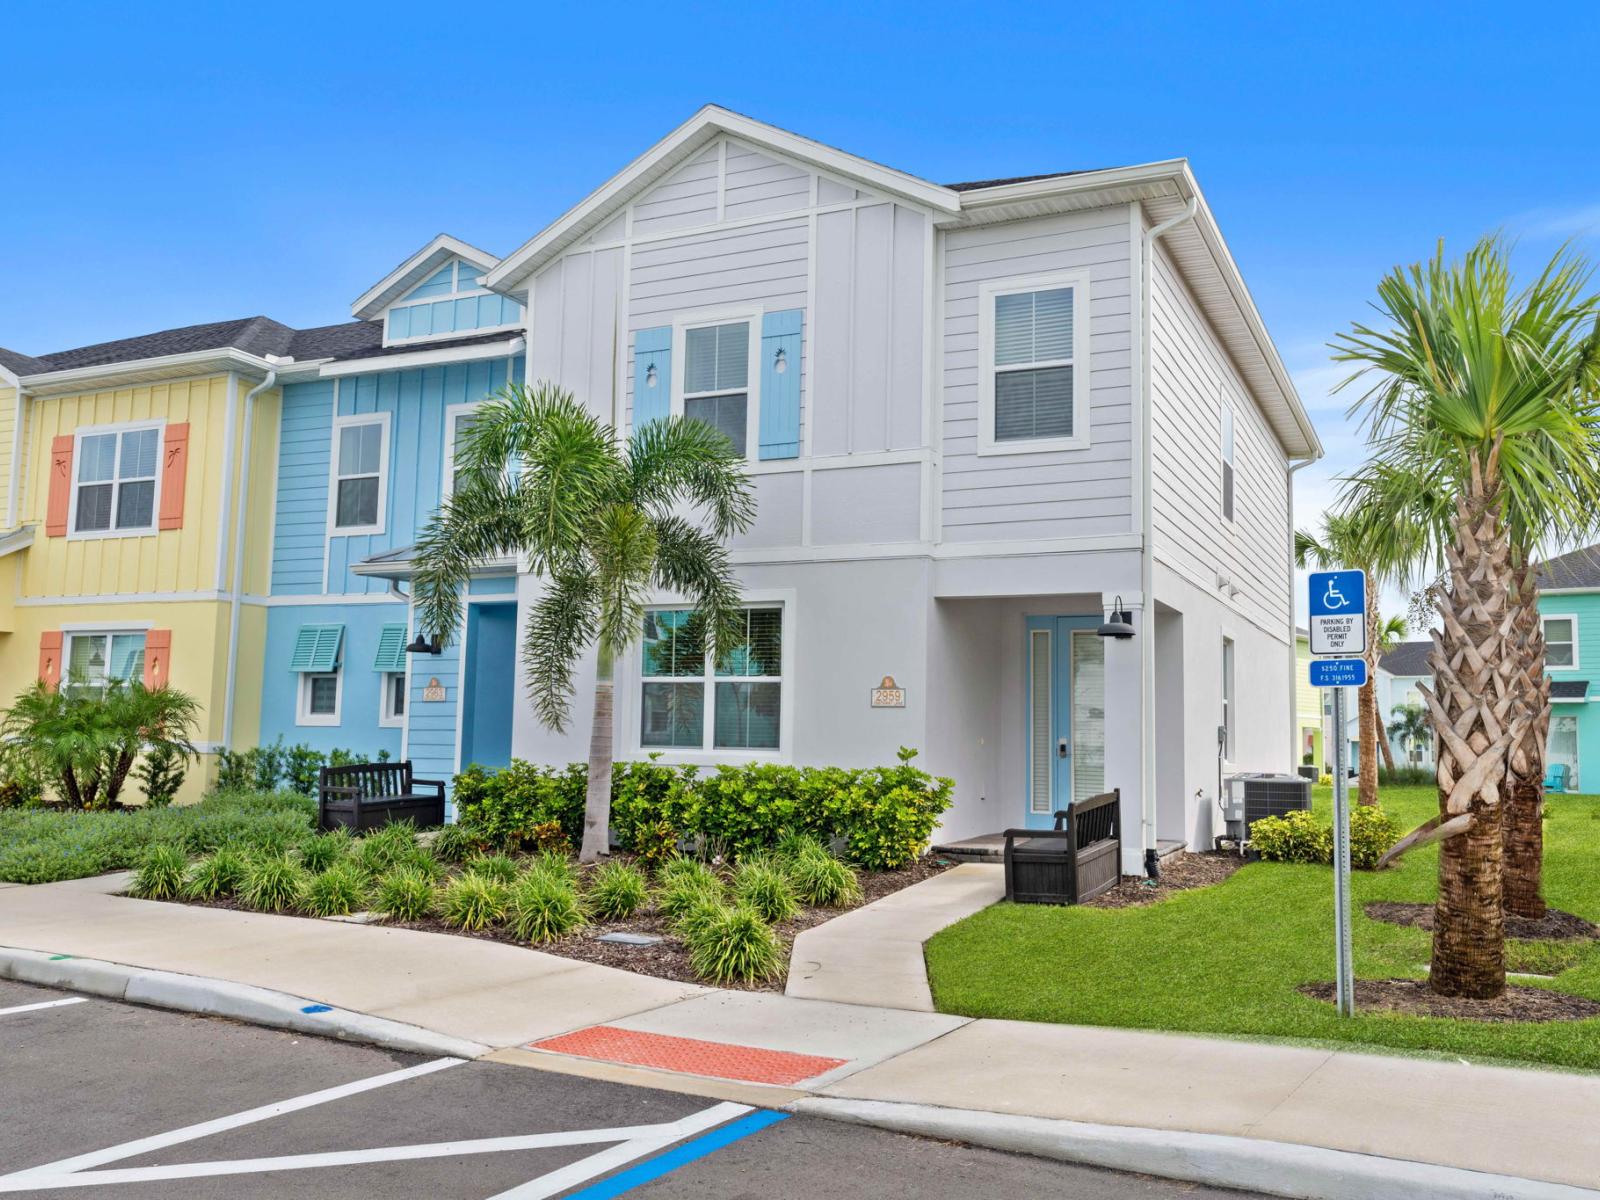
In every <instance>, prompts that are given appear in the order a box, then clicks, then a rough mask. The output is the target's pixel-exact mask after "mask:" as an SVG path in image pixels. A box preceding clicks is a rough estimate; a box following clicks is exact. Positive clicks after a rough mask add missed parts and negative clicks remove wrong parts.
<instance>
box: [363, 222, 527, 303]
mask: <svg viewBox="0 0 1600 1200" xmlns="http://www.w3.org/2000/svg"><path fill="white" fill-rule="evenodd" d="M452 258H464V259H466V260H467V261H468V262H469V263H471V264H472V265H473V266H475V267H478V268H480V269H481V270H484V271H488V270H490V269H492V268H493V267H495V266H498V265H499V263H500V260H499V259H498V258H496V257H495V256H494V255H492V254H490V253H489V252H488V251H487V250H480V249H478V248H477V247H476V246H471V245H468V244H467V243H466V242H463V241H462V240H461V239H460V238H458V237H451V236H450V235H449V234H448V233H441V234H439V235H438V236H437V237H435V238H434V239H433V240H432V241H431V242H429V243H428V244H427V245H426V246H424V247H423V248H422V249H420V250H418V251H417V252H416V253H415V254H413V255H412V256H411V257H410V258H408V259H406V260H405V262H403V263H401V264H400V265H399V266H398V267H396V268H395V269H394V270H392V271H390V272H389V273H388V274H387V275H385V276H384V277H383V278H382V279H380V280H378V282H377V283H375V284H373V285H372V286H371V287H370V288H368V289H367V290H366V291H365V292H363V293H362V294H361V295H360V296H358V297H357V298H356V300H355V303H353V304H352V305H351V306H350V313H351V315H352V316H356V317H360V318H361V319H362V320H365V321H370V320H372V318H374V317H376V316H377V315H378V314H380V313H381V312H383V310H384V309H386V308H388V307H389V305H391V304H393V303H394V302H395V301H396V300H398V299H400V297H401V296H404V295H405V294H406V293H407V292H409V291H410V290H411V289H412V288H413V287H415V286H417V285H418V284H419V283H421V282H422V281H423V280H424V279H426V278H428V276H430V275H432V274H433V273H434V272H435V271H437V270H438V269H439V268H440V267H442V266H443V265H444V264H445V263H447V262H449V261H450V260H451V259H452Z"/></svg>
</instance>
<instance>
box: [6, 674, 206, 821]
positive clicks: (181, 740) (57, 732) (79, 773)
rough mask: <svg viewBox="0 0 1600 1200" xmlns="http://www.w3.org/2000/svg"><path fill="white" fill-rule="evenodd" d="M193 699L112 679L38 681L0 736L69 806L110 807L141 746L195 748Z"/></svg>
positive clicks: (173, 750)
mask: <svg viewBox="0 0 1600 1200" xmlns="http://www.w3.org/2000/svg"><path fill="white" fill-rule="evenodd" d="M199 711H200V705H199V702H198V701H196V700H195V698H194V697H193V696H190V695H188V694H187V693H185V692H180V691H178V690H177V689H176V688H170V687H159V688H147V687H145V686H144V684H142V683H137V682H135V683H123V682H122V681H120V680H113V681H111V682H110V683H109V684H107V685H106V687H105V688H104V690H103V692H102V690H101V689H98V688H95V689H90V688H86V687H82V686H73V685H72V684H71V683H70V682H69V684H68V686H66V687H63V688H61V689H60V690H55V689H52V688H49V687H47V686H46V685H45V684H43V683H36V684H34V685H33V686H32V687H31V688H28V689H27V690H26V691H24V692H22V693H21V694H20V695H18V696H17V698H16V699H15V700H14V701H12V703H11V708H10V709H9V710H7V712H6V714H5V718H4V720H3V721H0V737H4V738H5V739H6V740H7V741H11V742H14V743H16V744H17V745H19V746H20V747H21V748H22V750H23V752H24V753H25V754H26V755H27V756H28V757H29V758H30V759H31V760H32V761H33V763H34V764H35V765H36V767H37V769H38V772H39V774H40V775H41V776H42V777H43V778H44V779H46V780H47V781H48V782H49V783H50V784H51V785H52V786H53V787H54V788H55V789H56V791H57V792H58V793H59V794H60V796H61V798H62V799H63V800H65V801H66V803H67V805H68V806H69V807H71V808H90V809H93V808H111V807H112V806H114V805H115V804H116V803H117V799H118V797H119V796H120V795H121V794H122V788H123V785H124V784H125V783H126V782H127V780H128V773H129V772H130V771H131V770H132V769H133V764H134V762H135V761H136V760H137V759H138V757H139V754H140V752H141V751H143V750H146V749H148V750H150V751H151V752H161V753H164V754H177V755H178V756H180V757H181V758H182V759H184V760H190V759H193V758H194V757H195V755H196V753H197V750H196V748H195V745H194V742H193V740H192V739H193V737H194V734H195V730H196V725H197V723H196V716H197V715H198V713H199Z"/></svg>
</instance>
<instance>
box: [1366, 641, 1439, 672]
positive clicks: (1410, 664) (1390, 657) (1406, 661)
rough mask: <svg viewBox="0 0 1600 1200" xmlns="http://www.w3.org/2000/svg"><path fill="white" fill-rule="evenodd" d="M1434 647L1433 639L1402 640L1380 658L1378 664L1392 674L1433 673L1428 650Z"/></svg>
mask: <svg viewBox="0 0 1600 1200" xmlns="http://www.w3.org/2000/svg"><path fill="white" fill-rule="evenodd" d="M1432 649H1433V642H1432V640H1429V641H1425V642H1401V643H1400V644H1399V645H1397V646H1396V647H1395V648H1394V649H1393V650H1391V651H1389V653H1387V654H1385V655H1384V656H1383V657H1382V658H1380V659H1379V660H1378V666H1380V667H1381V668H1383V669H1384V670H1385V671H1387V672H1389V674H1391V675H1432V674H1433V668H1432V667H1430V666H1429V665H1428V652H1429V651H1430V650H1432Z"/></svg>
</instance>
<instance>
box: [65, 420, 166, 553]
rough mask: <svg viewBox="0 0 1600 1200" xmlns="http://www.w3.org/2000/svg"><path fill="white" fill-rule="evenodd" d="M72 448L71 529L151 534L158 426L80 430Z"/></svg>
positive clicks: (84, 531) (153, 521) (154, 503)
mask: <svg viewBox="0 0 1600 1200" xmlns="http://www.w3.org/2000/svg"><path fill="white" fill-rule="evenodd" d="M77 437H78V444H77V446H76V448H75V449H74V452H73V460H74V462H75V463H76V464H77V469H76V470H75V472H74V473H73V497H72V532H73V533H74V534H85V535H109V536H114V535H119V534H137V533H154V532H155V528H156V474H157V467H158V465H159V463H160V459H161V426H160V424H159V423H157V424H144V425H129V426H123V427H119V428H117V429H108V430H80V431H79V432H78V435H77Z"/></svg>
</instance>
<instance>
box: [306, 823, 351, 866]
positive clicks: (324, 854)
mask: <svg viewBox="0 0 1600 1200" xmlns="http://www.w3.org/2000/svg"><path fill="white" fill-rule="evenodd" d="M350 840H351V839H350V835H349V834H348V833H346V832H345V831H344V830H342V829H337V830H334V831H333V832H331V833H319V834H317V835H316V836H315V837H311V838H307V839H306V840H305V842H304V843H303V844H302V845H301V847H300V865H301V866H303V867H304V868H305V869H306V870H308V871H310V872H312V873H313V874H316V873H317V872H321V871H326V870H327V869H328V868H329V867H331V866H333V864H334V863H336V862H338V861H339V860H340V859H342V858H343V857H344V856H345V855H346V854H348V853H349V852H350Z"/></svg>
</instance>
